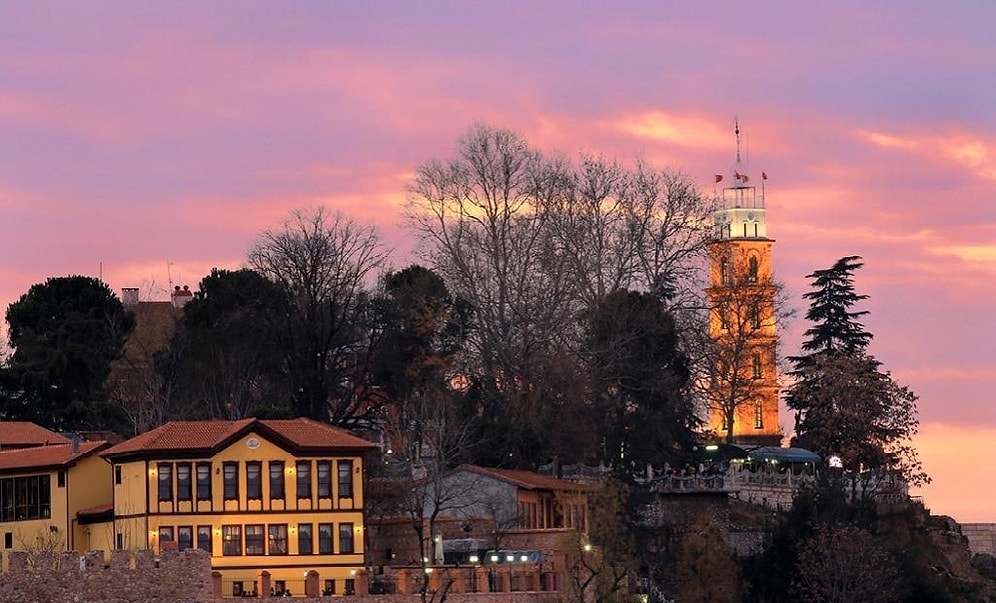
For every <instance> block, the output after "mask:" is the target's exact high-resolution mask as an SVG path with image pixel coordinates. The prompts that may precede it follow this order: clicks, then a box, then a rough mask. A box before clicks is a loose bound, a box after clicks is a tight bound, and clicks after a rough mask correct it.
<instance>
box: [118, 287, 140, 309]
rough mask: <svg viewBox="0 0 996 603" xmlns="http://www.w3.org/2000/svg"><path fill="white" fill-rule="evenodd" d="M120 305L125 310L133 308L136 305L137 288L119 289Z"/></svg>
mask: <svg viewBox="0 0 996 603" xmlns="http://www.w3.org/2000/svg"><path fill="white" fill-rule="evenodd" d="M121 303H122V304H124V305H125V307H126V308H134V307H135V306H137V305H138V287H124V288H122V289H121Z"/></svg>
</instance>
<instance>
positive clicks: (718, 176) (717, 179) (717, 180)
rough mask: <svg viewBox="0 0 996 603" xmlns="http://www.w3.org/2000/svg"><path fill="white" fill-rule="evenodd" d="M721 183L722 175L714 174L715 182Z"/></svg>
mask: <svg viewBox="0 0 996 603" xmlns="http://www.w3.org/2000/svg"><path fill="white" fill-rule="evenodd" d="M722 181H723V175H722V174H716V182H722Z"/></svg>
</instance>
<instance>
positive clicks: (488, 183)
mask: <svg viewBox="0 0 996 603" xmlns="http://www.w3.org/2000/svg"><path fill="white" fill-rule="evenodd" d="M409 192H410V197H409V205H408V217H409V222H410V225H411V226H412V228H413V230H414V231H415V232H416V233H417V234H418V236H419V237H420V239H421V242H422V244H423V248H422V251H423V252H424V253H425V254H426V259H427V261H428V262H429V263H430V264H431V266H432V268H433V269H434V270H436V271H437V272H438V273H439V274H440V275H441V276H442V277H443V278H444V280H445V281H446V283H447V286H448V287H449V288H450V290H451V291H452V292H453V293H454V294H455V295H457V296H459V297H461V298H463V299H466V300H467V301H468V302H469V303H470V305H471V307H472V308H473V311H474V316H475V328H474V331H473V333H472V334H471V336H470V338H469V340H468V346H467V352H468V353H467V356H466V357H467V362H466V370H467V374H468V376H469V377H470V378H471V379H472V380H474V381H475V382H476V383H478V384H479V385H480V387H479V388H478V389H477V390H476V391H477V392H478V393H479V394H480V396H481V404H482V405H483V406H484V407H485V408H484V409H483V410H482V411H481V413H480V414H483V415H487V414H488V412H489V411H488V409H489V408H492V407H493V408H496V409H500V414H501V417H502V421H504V422H505V424H506V425H510V426H514V429H512V430H511V433H512V434H513V436H512V437H511V438H506V439H505V441H503V442H502V445H503V446H504V448H505V452H507V454H505V459H504V462H509V463H512V464H516V465H522V464H529V462H530V461H531V462H536V461H537V459H536V458H535V456H536V455H537V454H542V452H541V451H540V452H538V447H537V445H536V444H537V442H539V441H544V438H543V437H542V436H543V434H545V433H547V432H548V431H549V430H548V427H549V426H550V425H551V424H553V422H555V421H556V419H557V416H558V415H559V414H561V413H563V412H564V406H563V405H564V404H567V403H568V402H565V401H564V399H563V392H564V391H565V389H564V388H565V387H567V388H571V385H570V384H572V383H574V384H578V383H583V381H584V380H583V378H581V377H582V376H583V375H584V374H585V373H586V368H585V366H584V363H583V359H582V358H581V357H580V351H581V349H582V344H583V340H584V336H585V317H586V313H588V312H590V311H591V310H593V309H594V308H595V307H596V305H597V304H598V303H599V302H600V301H601V299H603V298H604V296H606V295H608V294H609V293H611V292H612V291H615V290H617V289H619V288H628V289H633V290H642V291H653V292H655V293H656V294H658V295H659V296H663V295H664V294H665V293H666V294H667V295H668V296H670V297H672V298H674V296H675V294H676V293H678V292H679V291H685V290H688V291H691V290H692V287H690V286H689V283H690V282H691V281H690V280H689V277H690V275H691V272H692V270H693V268H694V266H695V260H696V259H697V258H699V257H701V255H702V253H703V252H704V250H705V248H706V242H707V234H708V232H707V229H705V228H702V226H703V225H704V224H705V223H706V220H705V218H706V217H707V216H708V215H709V209H710V208H709V203H708V202H706V201H705V200H703V199H702V198H701V197H700V196H699V195H698V193H697V192H696V191H695V189H694V187H693V186H692V185H691V184H690V183H689V181H688V180H687V179H686V178H684V177H683V176H680V175H677V174H672V173H669V172H662V171H657V170H654V169H652V168H650V167H649V166H648V165H647V164H645V163H642V162H640V163H637V164H636V166H635V168H633V169H624V168H621V167H619V166H618V165H616V164H614V163H610V162H606V161H604V160H602V159H596V158H591V157H583V158H582V160H581V162H580V166H574V165H572V164H571V163H570V162H568V161H566V160H565V159H563V158H559V157H554V158H550V157H545V156H543V155H542V154H541V153H539V152H538V151H536V150H534V149H532V148H530V146H529V145H528V143H527V142H526V140H525V139H524V138H523V137H522V136H520V135H518V134H516V133H514V132H511V131H508V130H498V129H493V128H490V127H487V126H484V125H476V126H474V127H473V128H471V130H470V131H469V132H468V133H467V134H466V135H465V136H464V137H463V138H462V139H461V140H460V141H459V142H458V145H457V151H456V155H455V156H454V157H453V158H451V159H449V160H448V161H439V160H434V161H430V162H428V163H426V164H424V165H422V166H420V167H419V168H418V169H417V173H416V177H415V179H414V180H413V182H412V183H411V185H410V191H409ZM568 391H571V390H570V389H568ZM568 397H569V398H570V399H571V400H572V401H573V402H572V403H579V402H583V400H584V397H585V395H584V392H583V390H582V389H576V388H575V389H573V391H571V394H570V396H568ZM492 414H499V413H498V411H496V412H495V413H492ZM572 414H576V413H572ZM552 452H553V453H554V454H556V453H557V451H552ZM530 455H532V456H530ZM543 460H545V459H543Z"/></svg>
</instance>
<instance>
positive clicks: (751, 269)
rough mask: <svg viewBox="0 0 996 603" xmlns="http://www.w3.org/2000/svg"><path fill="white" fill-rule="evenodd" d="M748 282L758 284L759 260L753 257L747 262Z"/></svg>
mask: <svg viewBox="0 0 996 603" xmlns="http://www.w3.org/2000/svg"><path fill="white" fill-rule="evenodd" d="M747 280H748V281H750V282H752V283H756V282H757V258H755V257H751V258H750V260H748V261H747Z"/></svg>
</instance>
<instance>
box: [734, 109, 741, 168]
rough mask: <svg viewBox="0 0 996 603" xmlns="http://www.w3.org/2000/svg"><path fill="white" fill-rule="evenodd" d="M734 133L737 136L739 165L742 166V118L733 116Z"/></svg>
mask: <svg viewBox="0 0 996 603" xmlns="http://www.w3.org/2000/svg"><path fill="white" fill-rule="evenodd" d="M733 133H734V134H735V135H736V136H737V167H740V119H739V118H738V117H737V116H736V115H734V116H733Z"/></svg>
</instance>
